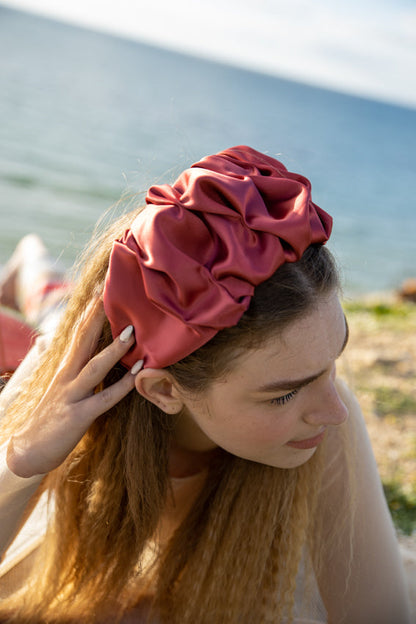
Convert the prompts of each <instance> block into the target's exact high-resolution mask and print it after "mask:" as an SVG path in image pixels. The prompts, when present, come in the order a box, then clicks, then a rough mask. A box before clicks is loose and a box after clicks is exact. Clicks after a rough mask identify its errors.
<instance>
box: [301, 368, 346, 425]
mask: <svg viewBox="0 0 416 624" xmlns="http://www.w3.org/2000/svg"><path fill="white" fill-rule="evenodd" d="M309 407H310V409H308V410H307V411H306V412H305V414H304V416H303V420H304V421H305V422H306V423H308V424H309V425H314V426H323V425H324V426H327V425H342V423H343V422H345V421H346V419H347V418H348V409H347V407H346V405H345V403H344V402H343V401H342V399H341V397H340V395H339V393H338V390H337V388H336V385H335V379H334V376H332V375H331V376H330V377H328V378H326V379H323V380H321V381H320V384H319V386H317V387H316V388H315V392H314V397H313V400H312V401H311V403H310V406H309Z"/></svg>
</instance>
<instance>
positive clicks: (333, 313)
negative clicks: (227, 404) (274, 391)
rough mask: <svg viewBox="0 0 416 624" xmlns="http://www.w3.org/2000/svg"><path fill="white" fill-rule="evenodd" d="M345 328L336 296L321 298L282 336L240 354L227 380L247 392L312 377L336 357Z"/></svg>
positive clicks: (283, 332)
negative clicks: (280, 381)
mask: <svg viewBox="0 0 416 624" xmlns="http://www.w3.org/2000/svg"><path fill="white" fill-rule="evenodd" d="M345 334H346V326H345V317H344V313H343V311H342V308H341V305H340V302H339V299H338V296H337V295H336V294H332V295H330V296H328V297H325V298H322V299H321V300H320V301H319V302H318V303H317V305H316V306H315V307H314V308H313V309H312V310H311V311H309V312H308V313H307V314H305V315H304V316H302V317H300V318H299V319H296V320H294V321H293V323H291V324H289V325H288V326H287V327H286V328H285V329H284V330H283V331H282V332H280V333H276V334H271V336H270V338H269V340H267V342H266V343H264V344H262V346H261V347H259V348H258V349H251V350H248V351H246V352H244V353H242V354H241V355H240V356H239V357H238V358H237V359H236V360H235V365H234V367H233V370H232V371H231V373H230V374H229V376H228V377H227V380H228V381H229V382H231V383H233V382H236V383H239V382H242V383H244V384H246V385H247V387H248V388H250V387H252V386H253V385H255V384H258V383H259V382H262V383H265V382H267V380H270V381H273V380H274V381H278V379H279V376H280V377H281V378H282V379H288V378H294V379H296V378H300V377H306V376H312V375H314V374H316V373H317V372H319V371H321V370H324V369H325V368H326V367H328V366H329V365H330V364H331V363H332V362H333V361H334V360H335V359H336V358H337V357H338V355H339V353H340V351H341V349H342V347H343V343H344V340H345Z"/></svg>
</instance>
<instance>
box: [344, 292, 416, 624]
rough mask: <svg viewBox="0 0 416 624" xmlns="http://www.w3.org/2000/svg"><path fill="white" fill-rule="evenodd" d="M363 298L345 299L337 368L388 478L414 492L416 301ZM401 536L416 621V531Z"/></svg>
mask: <svg viewBox="0 0 416 624" xmlns="http://www.w3.org/2000/svg"><path fill="white" fill-rule="evenodd" d="M363 303H364V305H363V306H362V308H360V306H359V305H358V306H356V304H355V303H354V302H348V301H346V305H345V307H346V315H347V319H348V323H349V326H350V341H349V346H348V348H347V350H346V352H345V354H344V355H343V357H342V358H341V360H340V363H339V366H338V370H339V373H340V375H341V376H342V377H344V378H345V379H346V381H347V383H348V384H349V385H350V387H351V388H352V389H353V390H354V391H355V393H356V395H357V397H358V399H359V401H360V404H361V407H362V409H363V412H364V417H365V419H366V423H367V427H368V430H369V434H370V438H371V441H372V445H373V448H374V453H375V456H376V460H377V464H378V467H379V471H380V475H381V478H382V479H383V482H395V483H399V484H400V486H401V488H402V491H403V492H404V493H405V494H407V495H412V494H413V495H414V494H415V493H416V331H415V327H416V305H414V304H413V305H406V306H402V305H401V304H398V303H397V301H396V300H395V298H394V296H384V297H382V298H381V299H380V298H375V299H372V300H368V299H367V300H366V301H365V302H363ZM380 305H381V308H380ZM389 310H390V312H391V313H389ZM398 539H399V543H400V549H401V552H402V555H403V562H404V567H405V571H406V576H407V580H408V585H409V594H410V599H411V604H412V610H413V620H412V622H415V623H416V533H415V532H414V533H413V535H412V536H404V535H399V536H398Z"/></svg>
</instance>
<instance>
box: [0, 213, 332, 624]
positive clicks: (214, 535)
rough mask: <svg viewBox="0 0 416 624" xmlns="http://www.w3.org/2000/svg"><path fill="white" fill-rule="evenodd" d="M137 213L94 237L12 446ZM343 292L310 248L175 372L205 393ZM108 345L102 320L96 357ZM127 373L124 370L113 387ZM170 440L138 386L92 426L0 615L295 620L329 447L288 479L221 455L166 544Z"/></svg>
mask: <svg viewBox="0 0 416 624" xmlns="http://www.w3.org/2000/svg"><path fill="white" fill-rule="evenodd" d="M136 214H137V210H136V211H133V213H130V214H127V215H124V216H123V217H122V218H121V219H119V220H118V221H117V222H116V223H115V224H113V225H112V226H110V227H109V228H108V229H107V231H106V233H105V234H103V235H101V236H100V237H99V238H97V236H95V237H94V238H93V243H92V245H91V246H90V248H89V251H88V253H87V254H86V256H85V258H84V263H83V269H82V272H81V273H80V276H79V278H78V279H77V280H76V282H75V283H76V286H75V288H74V291H73V293H72V295H71V297H70V299H69V301H68V304H67V307H66V312H65V315H64V317H63V319H62V321H61V324H60V327H59V329H58V332H57V334H56V338H55V339H54V341H53V344H51V345H50V347H49V348H48V350H47V352H46V353H45V354H44V355H43V357H42V359H41V361H40V362H39V365H38V367H37V370H36V371H34V373H33V375H32V376H31V377H30V379H28V380H27V382H26V383H25V384H24V387H22V391H21V393H20V395H19V397H18V398H17V400H16V401H15V403H14V404H13V405H12V406H11V408H10V410H9V412H8V415H7V418H6V419H5V420H7V422H6V423H5V426H4V428H3V430H2V432H1V437H2V438H3V439H4V440H6V439H8V438H9V437H10V435H12V434H13V432H15V431H16V430H17V429H18V428H19V427H21V426H24V423H25V421H26V419H27V418H30V414H31V412H32V409H33V408H34V406H35V405H36V404H37V403H38V402H39V400H40V399H41V397H42V395H43V393H44V391H45V389H46V388H47V386H48V384H49V383H50V381H51V379H52V378H53V376H54V374H55V372H56V370H57V367H58V365H59V363H60V362H61V360H62V357H63V354H64V353H65V349H66V347H67V344H68V343H69V341H70V339H71V335H72V334H73V331H74V327H76V326H77V324H78V323H79V321H80V318H81V317H82V315H83V313H84V311H85V309H86V307H87V305H88V303H89V301H90V299H91V297H92V295H100V294H101V293H102V289H103V285H104V278H105V275H106V271H107V266H108V260H109V255H110V251H111V246H112V243H113V241H114V240H115V239H116V238H117V237H119V236H120V235H121V234H122V233H123V231H124V230H125V229H126V228H127V227H128V225H129V223H130V222H131V220H132V219H133V218H134V216H135V215H136ZM338 286H339V283H338V275H337V270H336V267H335V265H334V261H333V259H332V257H331V255H330V253H329V252H328V250H327V249H326V248H325V247H322V246H319V245H318V246H312V247H310V248H309V249H308V250H307V251H306V252H305V254H304V255H303V257H302V259H301V260H299V261H298V262H295V263H290V264H285V265H283V266H282V267H281V268H279V269H278V270H277V271H276V273H275V274H274V275H273V276H272V277H271V278H270V279H269V280H267V281H266V282H264V283H263V284H261V285H260V286H258V287H257V288H256V289H255V293H254V296H253V298H252V301H251V305H250V307H249V309H248V310H247V312H246V313H245V314H244V315H243V317H242V318H241V320H240V321H239V323H238V324H237V325H236V326H235V327H231V328H228V329H224V330H222V331H220V332H219V333H218V334H217V335H216V336H215V337H214V338H213V339H212V340H211V341H210V342H209V343H207V344H206V345H204V346H203V347H201V348H200V349H198V350H197V351H196V352H194V353H193V354H191V355H189V356H188V357H186V358H185V359H183V360H182V361H180V362H178V363H177V364H174V365H172V366H170V367H169V369H168V370H169V372H170V373H171V374H172V375H173V377H174V378H175V380H176V382H177V383H178V384H179V386H181V387H182V388H184V389H186V390H187V391H189V392H193V393H200V392H203V391H204V390H206V389H207V388H208V387H209V384H210V383H212V382H213V381H214V380H216V379H218V378H220V377H221V375H224V373H225V372H226V371H227V370H230V369H231V368H232V366H233V358H234V356H235V354H236V353H237V352H240V351H241V350H242V349H251V348H253V347H255V346H256V347H258V346H259V345H260V344H262V343H264V341H265V340H267V337H268V336H269V335H270V333H271V332H274V333H276V332H278V331H282V330H283V329H284V328H285V327H286V326H287V325H288V324H290V323H292V322H293V321H294V320H295V319H297V318H300V317H301V316H302V315H304V314H307V312H308V311H309V310H311V309H312V308H313V306H314V305H316V303H317V302H318V301H319V299H320V298H321V297H322V296H323V295H325V294H328V293H329V292H331V291H333V290H334V289H337V288H338ZM111 340H112V338H111V332H110V328H109V325H108V323H107V324H106V325H105V327H104V329H103V332H102V335H101V338H100V344H99V347H98V350H101V349H103V348H105V347H106V346H107V345H108V344H109V343H110V342H111ZM124 372H125V371H124V369H123V367H122V366H120V365H117V366H115V367H114V368H113V369H112V370H111V371H110V373H109V374H108V376H107V377H106V379H105V381H104V386H106V385H109V384H111V383H113V382H114V381H115V380H117V379H119V378H120V377H121V376H122V375H123V374H124ZM172 435H173V425H172V416H170V415H167V414H165V413H163V412H161V411H160V410H159V408H157V407H156V406H155V405H153V404H152V403H150V402H148V401H147V400H146V399H144V398H143V397H141V396H140V395H139V394H138V393H137V392H136V391H132V392H130V393H129V394H128V395H127V396H126V397H125V398H124V399H123V400H122V401H120V403H119V404H117V405H116V406H115V407H113V408H112V409H110V410H109V411H108V412H106V413H105V414H103V415H102V416H100V417H99V418H98V419H97V420H96V422H95V423H94V424H93V425H92V426H91V427H90V429H89V430H88V432H87V433H86V434H85V436H84V437H83V439H82V440H81V442H80V443H79V444H78V446H77V447H76V448H75V449H74V451H73V452H72V453H71V454H70V455H69V456H68V458H67V459H66V460H65V462H64V463H63V464H62V465H61V466H60V467H59V468H57V469H56V470H54V471H53V472H51V473H50V474H48V475H47V476H46V477H45V478H44V480H43V482H42V484H41V486H40V488H39V491H38V492H37V494H36V496H35V497H34V499H33V501H32V503H31V507H33V506H34V505H35V503H36V501H37V500H38V498H39V496H40V494H41V492H44V491H47V492H48V495H49V500H50V501H53V510H52V509H51V512H50V521H49V524H48V529H47V534H46V536H45V539H44V541H43V543H42V545H41V546H40V547H39V549H38V553H37V557H36V560H35V562H34V564H33V567H32V570H31V572H30V573H29V575H28V577H27V578H26V579H25V581H24V584H23V585H22V587H21V588H20V589H18V590H17V591H16V592H15V593H14V594H12V595H10V596H8V597H7V598H4V599H3V601H2V603H1V607H0V617H3V618H5V619H6V620H7V621H8V622H18V623H19V624H24V623H27V624H29V623H30V624H35V623H37V624H40V623H41V622H42V623H63V622H80V621H82V622H91V623H94V622H104V621H111V622H117V621H121V620H122V619H123V616H124V615H125V614H128V613H129V611H130V610H131V609H132V608H134V607H135V606H136V605H140V604H143V603H144V602H146V603H148V604H149V605H150V611H149V612H150V616H149V621H152V622H153V621H159V622H163V623H165V622H169V623H177V624H179V623H180V624H194V622H199V623H200V624H212V623H213V622H216V623H222V624H237V623H241V622H246V623H249V624H250V623H253V624H254V623H256V624H257V623H259V622H264V623H268V622H279V621H281V620H282V619H283V618H287V619H289V620H290V618H291V613H292V609H293V604H294V592H295V586H296V576H297V573H298V569H299V564H300V561H301V559H302V554H303V553H304V552H305V548H306V550H307V552H309V553H310V559H311V561H314V562H315V563H317V562H318V560H319V558H320V555H321V554H322V549H323V548H324V547H325V545H327V544H328V543H330V541H331V540H330V534H329V533H328V527H325V531H326V532H325V539H324V537H323V529H322V528H321V529H320V528H319V527H320V523H319V521H318V515H319V514H318V506H317V501H318V495H319V490H320V483H321V476H322V471H323V465H324V463H325V457H324V456H325V443H324V444H323V445H321V447H320V448H318V450H317V452H316V453H315V454H314V456H313V457H312V459H311V460H309V461H308V462H307V463H306V464H304V465H302V466H300V467H298V468H294V469H290V470H288V469H279V468H273V467H270V466H266V465H262V464H258V463H255V462H251V461H248V460H244V459H240V458H238V457H235V456H233V455H231V454H229V453H227V452H225V451H223V452H222V451H220V452H219V453H218V455H217V456H216V457H215V459H214V460H213V461H212V463H211V465H210V467H209V471H208V474H207V477H206V480H205V482H204V485H203V487H202V489H201V491H200V493H199V495H198V497H197V499H196V500H195V502H194V503H193V505H192V507H191V509H190V511H189V513H188V514H187V515H186V517H185V519H184V520H183V521H182V522H181V524H180V525H179V527H178V528H177V529H176V531H175V532H174V534H173V535H172V537H171V538H170V540H169V541H168V543H167V544H165V545H163V546H162V545H160V544H159V546H158V543H157V539H156V538H157V533H158V527H159V524H160V520H161V517H162V514H163V511H164V509H165V505H166V500H167V497H168V492H169V489H170V479H169V472H168V456H169V445H170V442H171V440H172ZM340 513H341V512H340ZM149 544H152V545H153V552H152V557H151V561H150V563H149V561H148V559H149ZM110 614H111V615H110Z"/></svg>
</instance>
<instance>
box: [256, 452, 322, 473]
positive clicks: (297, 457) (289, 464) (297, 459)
mask: <svg viewBox="0 0 416 624" xmlns="http://www.w3.org/2000/svg"><path fill="white" fill-rule="evenodd" d="M315 453H316V447H315V448H312V449H302V450H301V449H290V452H289V453H287V454H285V457H279V458H278V459H276V460H275V461H271V462H263V463H265V464H266V463H267V464H268V465H269V466H273V467H274V468H283V469H289V468H298V467H299V466H302V465H303V464H306V462H307V461H309V460H310V459H311V457H312V456H313V455H314V454H315Z"/></svg>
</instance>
